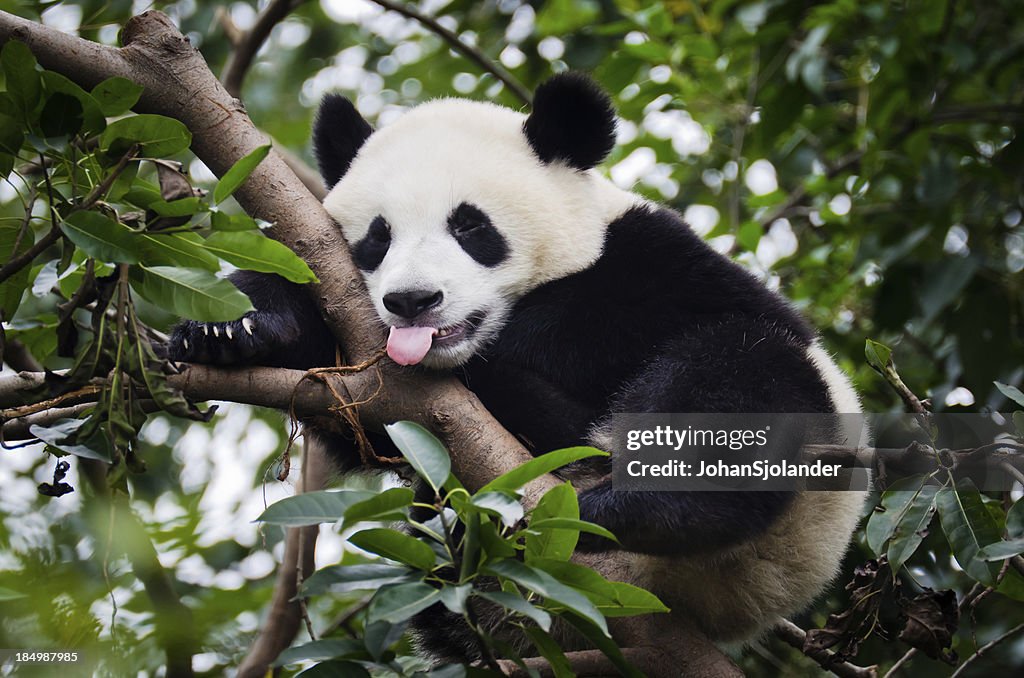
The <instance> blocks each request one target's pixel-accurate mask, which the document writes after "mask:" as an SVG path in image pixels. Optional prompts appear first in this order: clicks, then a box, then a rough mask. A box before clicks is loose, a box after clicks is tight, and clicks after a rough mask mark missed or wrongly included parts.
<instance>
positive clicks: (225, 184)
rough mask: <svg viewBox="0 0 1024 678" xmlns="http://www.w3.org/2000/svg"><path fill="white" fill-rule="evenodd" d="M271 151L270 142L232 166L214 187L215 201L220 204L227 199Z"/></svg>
mask: <svg viewBox="0 0 1024 678" xmlns="http://www.w3.org/2000/svg"><path fill="white" fill-rule="evenodd" d="M268 153H270V144H266V145H265V146H260V147H259V148H256V149H253V150H252V151H251V152H250V153H248V154H247V155H246V156H245V157H244V158H242V159H240V160H239V161H238V162H236V163H235V164H234V165H232V166H231V169H229V170H228V171H227V172H225V173H224V176H222V177H221V178H220V181H218V182H217V185H216V186H215V187H214V189H213V203H214V204H215V205H218V204H220V203H222V202H223V201H225V200H226V199H227V198H228V197H229V196H230V195H231V194H232V193H234V192H235V191H236V190H237V189H238V187H239V186H241V185H242V182H244V181H245V180H246V179H248V178H249V175H250V174H252V171H253V170H254V169H256V166H257V165H259V164H260V163H261V162H263V159H264V158H266V157H267V154H268Z"/></svg>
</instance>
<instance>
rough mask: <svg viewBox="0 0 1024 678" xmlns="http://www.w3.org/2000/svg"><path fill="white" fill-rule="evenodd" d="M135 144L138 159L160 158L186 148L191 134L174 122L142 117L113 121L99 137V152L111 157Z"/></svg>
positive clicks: (157, 117) (134, 116)
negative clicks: (109, 154)
mask: <svg viewBox="0 0 1024 678" xmlns="http://www.w3.org/2000/svg"><path fill="white" fill-rule="evenodd" d="M136 143H137V144H139V145H140V149H139V154H140V155H144V156H148V157H150V158H163V157H166V156H169V155H173V154H175V153H178V152H180V151H184V150H185V149H186V148H188V145H189V144H190V143H192V133H191V132H189V131H188V128H187V127H185V125H184V124H182V123H181V122H179V121H177V120H175V119H174V118H168V117H165V116H162V115H149V114H145V115H133V116H131V117H128V118H122V119H121V120H115V121H114V122H112V123H110V124H109V125H107V129H106V130H105V131H104V132H103V134H102V135H101V136H100V148H101V149H103V150H104V151H107V152H108V153H111V154H113V155H121V154H123V153H124V152H125V151H126V150H128V148H130V147H131V145H132V144H136Z"/></svg>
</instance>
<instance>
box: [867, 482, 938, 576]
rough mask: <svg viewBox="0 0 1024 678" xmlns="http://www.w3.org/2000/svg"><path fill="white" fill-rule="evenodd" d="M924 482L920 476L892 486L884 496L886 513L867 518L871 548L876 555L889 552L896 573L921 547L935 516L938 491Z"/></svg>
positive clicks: (874, 514)
mask: <svg viewBox="0 0 1024 678" xmlns="http://www.w3.org/2000/svg"><path fill="white" fill-rule="evenodd" d="M925 482H926V480H925V479H924V478H921V477H919V476H918V477H913V478H905V479H901V480H900V481H898V482H896V483H893V485H892V487H890V488H889V490H887V491H886V492H885V493H884V494H883V495H882V502H881V505H882V507H883V508H884V509H885V510H884V511H875V512H874V513H872V514H871V517H870V518H869V519H868V526H867V528H866V536H867V540H868V546H870V547H871V550H872V551H874V552H875V554H876V555H881V554H883V553H886V554H887V555H888V558H889V563H890V565H891V566H892V569H893V571H897V570H899V568H900V567H901V566H902V565H903V563H905V562H906V561H907V560H908V559H909V558H910V556H912V555H913V554H914V552H915V551H916V550H917V547H918V546H920V545H921V542H922V541H923V540H924V537H925V535H926V530H927V528H928V525H929V524H930V523H931V520H932V516H934V515H935V494H936V492H938V489H939V488H938V487H937V486H936V485H927V484H925ZM887 544H888V548H886V545H887Z"/></svg>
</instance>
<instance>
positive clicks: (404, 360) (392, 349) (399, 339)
mask: <svg viewBox="0 0 1024 678" xmlns="http://www.w3.org/2000/svg"><path fill="white" fill-rule="evenodd" d="M485 316H486V313H484V312H483V311H474V312H473V313H471V314H469V315H468V316H467V317H466V319H465V320H463V321H462V322H460V323H456V324H454V325H448V326H446V327H441V328H437V327H430V326H428V325H413V326H410V327H397V326H396V327H392V328H391V333H390V334H389V335H388V345H387V352H388V355H389V356H390V357H391V359H392V360H394V361H395V362H396V363H398V364H399V365H415V364H417V363H419V362H420V361H422V360H423V358H425V357H426V355H427V353H429V352H430V350H431V349H434V348H445V347H451V346H455V345H458V344H460V343H462V342H463V341H465V340H466V339H469V337H471V336H472V335H473V334H474V333H475V332H476V331H477V329H478V328H479V327H480V324H481V323H482V322H483V320H484V317H485Z"/></svg>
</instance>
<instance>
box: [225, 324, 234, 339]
mask: <svg viewBox="0 0 1024 678" xmlns="http://www.w3.org/2000/svg"><path fill="white" fill-rule="evenodd" d="M224 334H226V335H227V336H228V339H234V337H232V336H231V325H228V326H227V327H225V328H224Z"/></svg>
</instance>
